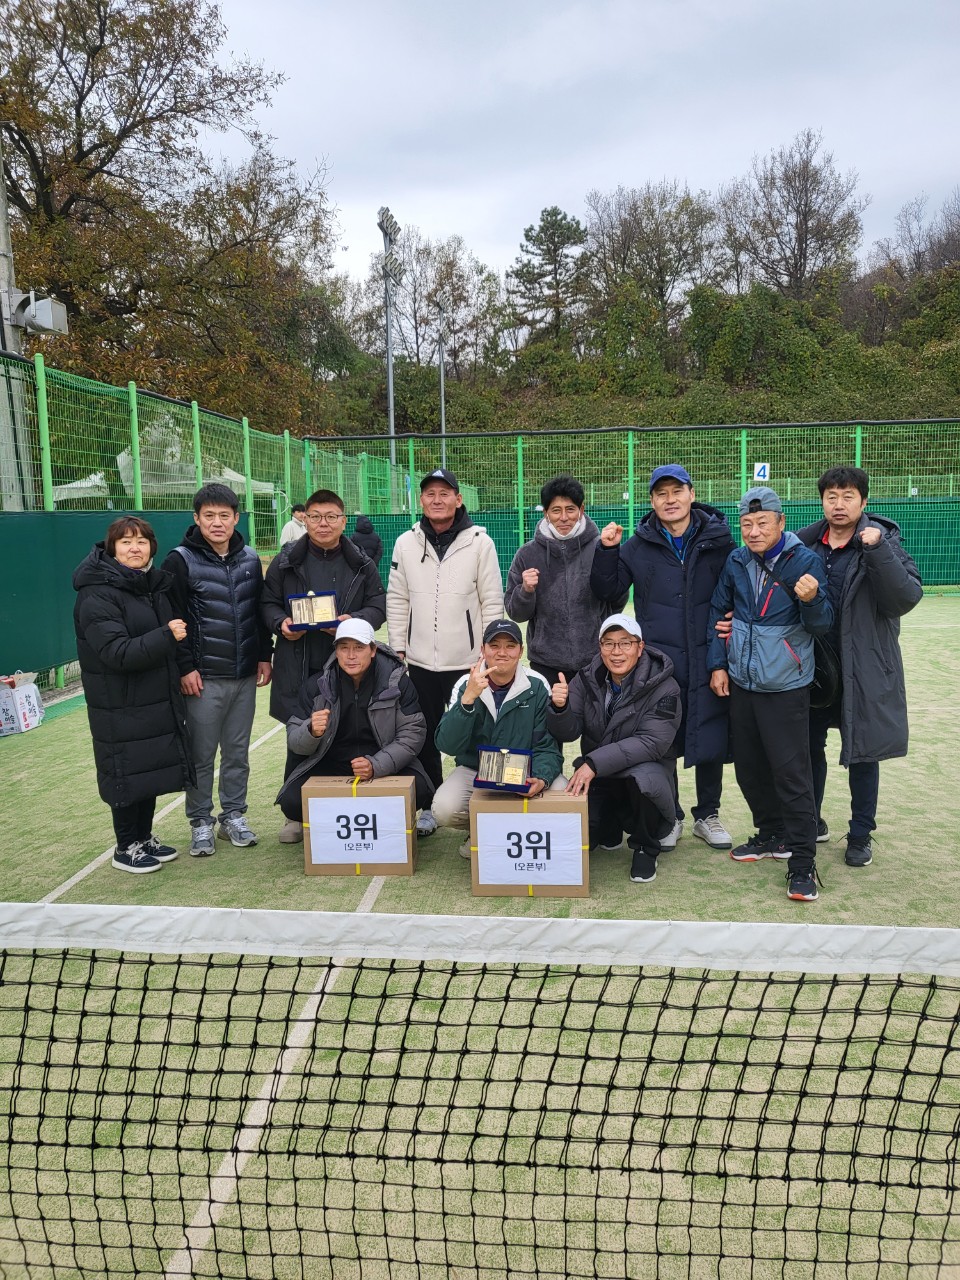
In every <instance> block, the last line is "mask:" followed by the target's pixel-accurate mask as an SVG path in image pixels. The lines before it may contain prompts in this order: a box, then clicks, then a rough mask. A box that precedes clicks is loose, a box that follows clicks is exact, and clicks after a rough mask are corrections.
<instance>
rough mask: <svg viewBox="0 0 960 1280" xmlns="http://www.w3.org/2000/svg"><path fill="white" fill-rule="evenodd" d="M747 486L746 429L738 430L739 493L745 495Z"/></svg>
mask: <svg viewBox="0 0 960 1280" xmlns="http://www.w3.org/2000/svg"><path fill="white" fill-rule="evenodd" d="M747 488H748V484H747V428H746V427H741V428H740V492H741V493H746V491H747Z"/></svg>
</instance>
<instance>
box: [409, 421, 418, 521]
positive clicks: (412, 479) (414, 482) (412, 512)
mask: <svg viewBox="0 0 960 1280" xmlns="http://www.w3.org/2000/svg"><path fill="white" fill-rule="evenodd" d="M407 471H408V472H409V473H410V527H411V529H412V528H413V526H414V525H415V524H416V523H417V514H416V508H415V506H414V502H415V499H414V490H415V489H416V487H417V476H416V472H415V471H414V469H413V436H411V437H410V439H409V440H408V441H407Z"/></svg>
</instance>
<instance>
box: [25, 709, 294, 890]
mask: <svg viewBox="0 0 960 1280" xmlns="http://www.w3.org/2000/svg"><path fill="white" fill-rule="evenodd" d="M283 728H284V725H282V724H277V725H274V727H273V728H272V729H268V730H267V732H266V733H262V734H261V735H260V737H259V738H258V739H257V740H256V742H252V743H251V744H250V750H251V751H256V749H257V747H259V746H262V744H263V743H264V742H266V741H267V740H268V739H269V738H272V737H273V735H274V734H275V733H279V732H280V730H281V729H283ZM219 776H220V767H219V765H218V766H217V768H216V769H215V770H214V774H213V777H214V781H216V779H217V778H218V777H219ZM183 801H184V794H183V792H182V791H181V792H180V794H179V795H178V796H176V797H175V798H174V799H173V800H171V801H170V803H169V804H165V805H164V806H163V808H162V809H161V810H160V812H159V813H158V814H156V815H155V816H154V819H153V820H154V822H159V821H160V820H161V818H165V817H166V816H167V814H168V813H173V811H174V809H176V808H178V807H179V806H180V805H182V804H183ZM115 848H116V845H115V844H112V845H111V846H110V848H109V849H104V851H103V853H101V854H98V855H97V857H96V858H94V860H93V861H92V862H88V863H87V865H86V866H85V867H82V868H81V869H80V870H79V871H78V872H77V873H76V875H72V876H71V877H70V879H69V880H64V882H63V884H58V885H57V887H56V889H51V890H50V892H49V893H46V894H44V896H43V897H42V898H41V899H40V901H41V902H56V900H57V899H58V898H59V897H61V896H62V895H63V894H65V893H67V892H68V890H70V889H72V888H73V886H74V885H75V884H79V883H80V881H81V880H86V878H87V876H90V875H93V873H94V871H96V870H97V868H98V867H102V866H103V864H104V863H105V862H108V861H109V860H110V859H111V858H112V857H113V851H114V849H115Z"/></svg>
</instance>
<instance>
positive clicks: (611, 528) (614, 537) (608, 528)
mask: <svg viewBox="0 0 960 1280" xmlns="http://www.w3.org/2000/svg"><path fill="white" fill-rule="evenodd" d="M622 537H623V525H622V524H617V522H616V521H615V520H611V521H610V523H609V524H605V525H604V526H603V528H602V529H601V530H600V541H601V543H602V544H603V545H604V546H605V547H619V545H620V539H621V538H622Z"/></svg>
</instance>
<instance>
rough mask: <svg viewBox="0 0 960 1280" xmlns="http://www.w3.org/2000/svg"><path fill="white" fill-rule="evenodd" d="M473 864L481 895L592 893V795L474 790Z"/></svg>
mask: <svg viewBox="0 0 960 1280" xmlns="http://www.w3.org/2000/svg"><path fill="white" fill-rule="evenodd" d="M470 868H471V871H472V875H473V892H474V894H475V895H476V896H477V897H514V898H516V897H524V898H526V897H530V898H587V897H589V896H590V858H589V830H588V826H587V798H586V796H568V795H566V794H565V793H564V792H562V791H545V792H543V793H542V794H541V795H539V796H535V797H534V799H532V800H525V799H523V798H522V797H520V796H515V795H505V794H502V793H495V792H491V791H474V793H473V795H472V796H471V797H470Z"/></svg>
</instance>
